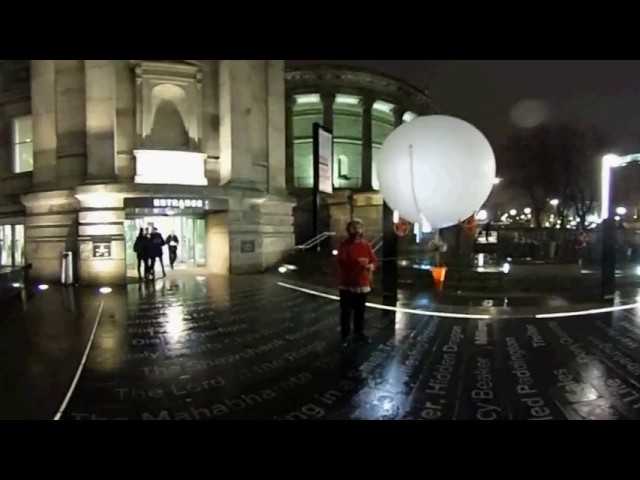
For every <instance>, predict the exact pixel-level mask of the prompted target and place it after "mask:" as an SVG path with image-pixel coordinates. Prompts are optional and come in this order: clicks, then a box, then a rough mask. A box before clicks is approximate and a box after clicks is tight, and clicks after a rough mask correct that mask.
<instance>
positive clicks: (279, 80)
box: [266, 60, 287, 195]
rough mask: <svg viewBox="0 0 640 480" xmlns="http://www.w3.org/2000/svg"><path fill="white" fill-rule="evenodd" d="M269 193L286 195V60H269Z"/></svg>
mask: <svg viewBox="0 0 640 480" xmlns="http://www.w3.org/2000/svg"><path fill="white" fill-rule="evenodd" d="M266 73H267V99H266V100H267V142H268V162H269V167H268V175H269V178H268V193H270V194H272V195H286V192H287V184H286V170H287V169H286V145H287V138H286V114H287V112H286V109H285V80H284V60H267V72H266Z"/></svg>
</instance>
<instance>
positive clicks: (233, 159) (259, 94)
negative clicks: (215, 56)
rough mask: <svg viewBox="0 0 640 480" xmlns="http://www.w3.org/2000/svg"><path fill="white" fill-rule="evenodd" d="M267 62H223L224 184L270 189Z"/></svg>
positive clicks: (221, 127)
mask: <svg viewBox="0 0 640 480" xmlns="http://www.w3.org/2000/svg"><path fill="white" fill-rule="evenodd" d="M266 62H267V61H265V60H221V61H220V67H219V81H220V97H219V98H220V183H221V184H222V185H224V184H229V185H228V186H230V187H233V186H235V187H239V188H246V189H252V190H260V191H265V190H266V188H267V168H268V143H267V138H268V135H267V123H268V118H267V64H266Z"/></svg>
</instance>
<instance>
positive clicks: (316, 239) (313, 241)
mask: <svg viewBox="0 0 640 480" xmlns="http://www.w3.org/2000/svg"><path fill="white" fill-rule="evenodd" d="M335 234H336V232H323V233H321V234H320V235H317V236H315V237H313V238H312V239H311V240H308V241H307V242H305V243H303V244H302V245H296V247H295V249H296V250H298V251H299V250H308V249H309V248H311V247H315V246H316V245H317V244H319V243H320V242H322V241H323V240H325V239H327V238H329V237H333V236H334V235H335Z"/></svg>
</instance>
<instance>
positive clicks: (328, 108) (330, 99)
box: [320, 93, 336, 131]
mask: <svg viewBox="0 0 640 480" xmlns="http://www.w3.org/2000/svg"><path fill="white" fill-rule="evenodd" d="M320 99H321V101H322V125H323V126H324V127H325V128H328V129H329V130H331V131H333V104H334V103H335V101H336V96H335V94H334V93H322V94H320Z"/></svg>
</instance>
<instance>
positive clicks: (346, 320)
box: [340, 290, 367, 339]
mask: <svg viewBox="0 0 640 480" xmlns="http://www.w3.org/2000/svg"><path fill="white" fill-rule="evenodd" d="M366 303H367V294H366V293H353V292H350V291H348V290H340V334H341V335H342V338H343V339H346V338H347V337H348V336H349V333H351V319H352V318H353V334H354V335H355V336H356V337H363V336H364V309H365V304H366Z"/></svg>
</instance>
